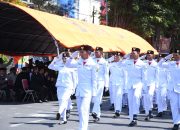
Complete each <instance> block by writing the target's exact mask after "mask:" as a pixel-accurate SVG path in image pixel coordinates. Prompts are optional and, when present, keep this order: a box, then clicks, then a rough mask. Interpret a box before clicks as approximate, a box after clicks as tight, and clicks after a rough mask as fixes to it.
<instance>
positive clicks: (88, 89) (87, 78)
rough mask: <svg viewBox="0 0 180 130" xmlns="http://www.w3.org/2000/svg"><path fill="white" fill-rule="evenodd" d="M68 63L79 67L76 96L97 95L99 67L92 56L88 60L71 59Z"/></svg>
mask: <svg viewBox="0 0 180 130" xmlns="http://www.w3.org/2000/svg"><path fill="white" fill-rule="evenodd" d="M67 65H68V66H70V67H73V68H77V73H78V85H77V89H76V96H80V97H90V96H96V92H97V74H98V73H97V72H98V68H97V64H96V63H95V62H94V60H93V59H92V58H91V57H90V58H88V59H86V60H83V59H82V58H80V59H79V60H78V61H75V60H74V59H70V60H69V61H68V62H67Z"/></svg>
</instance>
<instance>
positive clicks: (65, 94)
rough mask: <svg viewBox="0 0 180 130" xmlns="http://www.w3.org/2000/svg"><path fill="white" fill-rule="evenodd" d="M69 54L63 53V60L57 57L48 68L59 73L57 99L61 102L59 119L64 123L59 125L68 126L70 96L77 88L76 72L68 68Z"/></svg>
mask: <svg viewBox="0 0 180 130" xmlns="http://www.w3.org/2000/svg"><path fill="white" fill-rule="evenodd" d="M67 57H68V54H67V53H62V59H61V58H60V57H55V58H54V60H53V61H52V62H51V64H50V65H49V66H48V68H49V69H52V70H55V71H58V78H57V82H56V87H57V97H58V102H59V113H58V114H57V117H59V118H60V119H61V117H62V121H61V122H60V123H59V124H66V123H67V119H66V110H67V106H68V101H69V99H70V96H71V95H72V94H73V93H74V91H75V88H76V85H77V84H76V77H75V72H74V70H73V69H72V68H68V67H66V65H65V63H66V58H67Z"/></svg>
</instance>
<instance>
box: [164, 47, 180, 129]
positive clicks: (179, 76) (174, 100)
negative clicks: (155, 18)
mask: <svg viewBox="0 0 180 130" xmlns="http://www.w3.org/2000/svg"><path fill="white" fill-rule="evenodd" d="M172 56H173V58H174V61H170V62H165V63H163V66H166V67H167V69H168V71H169V78H170V79H169V85H168V91H169V93H170V104H171V111H172V117H173V123H174V127H173V128H172V130H178V129H179V125H180V50H175V52H174V53H173V55H172Z"/></svg>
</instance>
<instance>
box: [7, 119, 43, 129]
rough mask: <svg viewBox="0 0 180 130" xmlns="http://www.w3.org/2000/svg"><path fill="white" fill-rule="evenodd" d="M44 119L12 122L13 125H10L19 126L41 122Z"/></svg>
mask: <svg viewBox="0 0 180 130" xmlns="http://www.w3.org/2000/svg"><path fill="white" fill-rule="evenodd" d="M44 120H45V119H40V120H34V121H29V122H24V123H18V124H12V125H10V127H18V126H21V125H24V124H28V123H38V122H41V121H44Z"/></svg>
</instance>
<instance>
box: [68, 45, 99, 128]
mask: <svg viewBox="0 0 180 130" xmlns="http://www.w3.org/2000/svg"><path fill="white" fill-rule="evenodd" d="M92 51H93V48H92V47H91V46H89V45H82V46H81V47H80V54H81V58H80V59H79V60H78V61H75V60H72V59H70V60H69V61H68V63H67V64H68V66H70V67H75V68H77V73H78V85H77V88H76V99H77V108H78V113H79V130H88V121H89V110H90V102H91V98H92V97H94V96H96V92H97V72H98V69H97V64H96V63H95V62H94V60H93V59H92V58H91V57H90V54H91V52H92Z"/></svg>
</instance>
